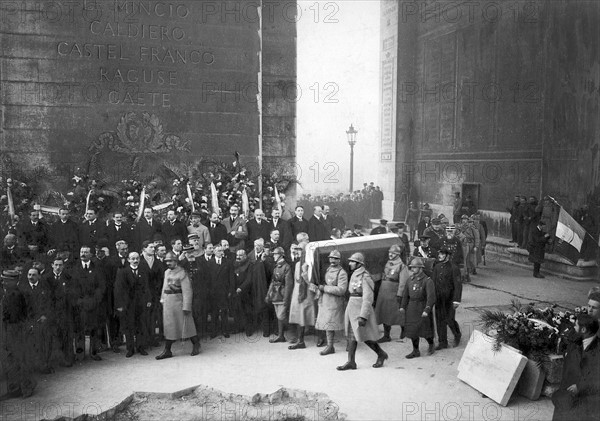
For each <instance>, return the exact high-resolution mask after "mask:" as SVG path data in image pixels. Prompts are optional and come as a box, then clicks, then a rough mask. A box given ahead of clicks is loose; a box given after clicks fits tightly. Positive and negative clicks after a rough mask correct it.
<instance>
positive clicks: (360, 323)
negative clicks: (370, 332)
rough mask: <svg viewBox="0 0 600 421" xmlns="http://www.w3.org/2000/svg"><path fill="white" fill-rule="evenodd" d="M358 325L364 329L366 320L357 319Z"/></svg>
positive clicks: (362, 318)
mask: <svg viewBox="0 0 600 421" xmlns="http://www.w3.org/2000/svg"><path fill="white" fill-rule="evenodd" d="M358 325H359V326H360V327H365V326H366V325H367V319H365V318H364V317H359V318H358Z"/></svg>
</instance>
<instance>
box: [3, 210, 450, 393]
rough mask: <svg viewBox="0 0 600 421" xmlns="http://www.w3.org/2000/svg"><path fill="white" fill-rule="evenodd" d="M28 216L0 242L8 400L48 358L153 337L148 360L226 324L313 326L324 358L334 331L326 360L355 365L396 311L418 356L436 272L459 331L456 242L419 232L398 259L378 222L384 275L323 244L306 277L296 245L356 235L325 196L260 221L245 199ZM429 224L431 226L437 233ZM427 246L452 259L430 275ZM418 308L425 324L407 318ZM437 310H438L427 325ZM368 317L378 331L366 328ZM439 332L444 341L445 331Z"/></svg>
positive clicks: (140, 344) (139, 347)
mask: <svg viewBox="0 0 600 421" xmlns="http://www.w3.org/2000/svg"><path fill="white" fill-rule="evenodd" d="M28 216H29V218H26V219H25V220H23V219H22V220H21V221H22V222H20V223H19V224H17V225H11V226H10V227H9V228H8V233H7V234H6V235H5V237H4V244H3V247H2V250H1V252H0V267H1V269H2V281H3V282H2V285H3V297H2V321H3V323H2V326H3V332H2V333H3V340H2V344H3V345H2V355H1V357H2V367H3V369H5V371H7V375H8V378H9V384H10V385H11V386H10V390H9V394H10V396H16V395H23V396H28V395H30V394H31V393H32V392H33V388H34V387H35V380H34V379H35V377H36V373H38V374H49V373H52V372H53V371H54V369H55V367H56V365H58V364H59V365H62V366H66V367H70V366H72V365H73V364H74V362H75V361H76V360H77V359H82V358H85V357H89V358H90V359H91V360H94V361H100V360H102V357H101V355H100V354H101V352H102V351H110V350H112V351H113V352H116V353H121V352H124V353H125V357H126V358H129V357H131V356H133V355H134V354H135V353H138V354H140V355H142V356H145V355H148V352H147V350H148V348H150V347H156V346H159V344H160V342H164V349H163V351H162V352H161V353H160V354H159V355H158V356H156V358H157V359H159V360H160V359H165V358H170V357H172V356H173V353H172V351H171V345H172V343H173V342H174V341H176V340H179V339H187V338H189V339H190V340H191V342H192V351H191V355H197V354H198V353H199V352H200V339H201V338H203V337H210V338H215V337H217V336H219V335H222V336H223V337H229V335H230V334H231V333H238V332H240V333H241V332H245V334H247V335H253V334H255V333H258V332H260V331H262V334H263V336H265V337H269V336H272V338H271V342H273V343H278V342H286V341H288V339H289V340H290V341H291V342H292V343H291V344H290V345H289V348H290V349H291V350H294V349H302V348H305V347H306V343H305V340H304V337H305V334H306V332H307V329H309V328H310V329H312V328H315V329H316V335H317V336H318V346H323V347H324V349H323V351H322V352H321V355H329V354H332V353H334V352H335V349H334V347H333V342H334V335H335V332H336V331H340V330H345V331H346V337H347V339H348V355H349V356H348V363H347V364H345V365H342V366H340V367H338V368H339V369H340V370H347V369H354V368H356V363H355V361H354V355H355V351H356V346H357V343H358V342H365V343H366V344H367V346H369V347H370V348H371V349H373V350H374V351H375V353H376V354H377V361H376V363H375V365H374V366H375V367H381V366H382V365H383V364H384V361H385V360H386V359H387V354H386V353H385V352H384V351H383V350H382V349H381V347H380V345H379V344H380V343H384V342H388V341H390V340H391V339H390V336H389V334H390V330H391V326H393V325H398V324H400V323H397V322H398V319H399V317H398V315H399V314H400V313H401V312H404V313H405V315H404V314H403V316H402V318H401V319H402V323H401V324H402V325H403V326H405V329H404V330H403V332H404V334H403V335H406V336H407V337H409V338H411V339H412V340H413V342H414V345H415V350H414V351H413V353H411V354H410V358H414V357H417V356H419V355H420V354H419V353H418V338H419V337H424V338H426V339H427V340H428V342H429V343H430V350H429V352H430V353H432V352H433V348H432V346H433V345H432V344H433V332H434V329H433V325H432V323H433V317H432V315H433V311H434V306H435V305H436V302H437V301H438V299H441V298H440V297H439V296H437V295H436V294H435V285H437V284H438V283H439V282H445V283H451V284H452V285H451V286H449V287H447V288H438V290H439V291H445V292H444V294H445V295H444V297H445V298H443V301H444V304H443V305H442V304H438V307H436V308H440V309H442V308H443V309H444V310H443V311H444V312H445V313H444V314H446V313H447V314H448V315H449V317H448V325H449V326H450V327H451V329H454V330H453V331H454V332H455V340H456V341H457V343H458V341H459V340H460V332H459V331H458V332H457V331H456V329H457V328H458V327H457V325H456V322H454V321H453V316H451V314H452V310H453V309H454V306H455V304H453V303H457V302H458V301H459V298H456V297H457V295H456V293H455V291H458V290H459V288H458V287H459V286H460V283H461V278H460V272H458V271H457V270H455V269H456V268H457V266H456V265H455V263H454V262H455V261H456V258H455V257H452V255H453V251H456V250H457V248H456V247H457V244H459V243H458V240H455V241H449V239H450V237H451V238H454V237H453V236H447V237H446V236H443V238H442V237H440V238H439V240H440V241H439V242H437V241H435V240H434V241H433V242H431V245H426V244H425V242H424V243H423V244H422V245H420V246H419V248H418V253H417V251H415V253H416V256H420V257H419V258H415V259H411V258H410V245H409V244H408V240H407V238H406V235H405V234H404V232H405V229H404V227H403V225H404V224H399V225H398V226H393V227H390V228H388V227H387V221H385V220H382V221H381V222H382V224H381V225H380V226H379V227H377V228H375V229H374V230H373V232H372V233H373V235H377V234H378V233H379V234H380V233H386V232H396V233H397V235H398V243H397V245H395V246H393V247H392V248H390V250H389V253H388V258H389V261H388V263H387V265H386V268H385V270H384V274H383V276H379V277H375V276H372V275H371V274H370V273H369V272H368V270H367V268H366V266H365V256H364V255H363V254H362V253H355V254H354V255H353V256H351V258H350V259H349V261H348V262H344V266H342V262H341V255H340V254H339V252H337V251H334V252H332V253H331V254H330V255H329V259H328V260H329V263H330V266H329V267H328V268H327V273H326V275H325V276H324V277H323V279H320V280H317V282H314V283H311V282H308V278H309V276H308V274H307V271H308V268H307V266H306V264H305V262H304V260H305V254H306V251H305V247H306V245H307V244H308V243H309V241H320V240H329V239H333V240H336V239H340V238H348V237H359V236H364V235H365V230H364V229H363V227H362V226H360V225H358V224H355V225H354V226H353V227H352V228H348V227H346V224H345V221H344V219H343V217H341V216H340V215H336V214H335V213H334V214H333V215H329V209H328V207H327V206H326V205H325V206H315V207H314V208H313V215H311V217H310V218H305V217H304V208H303V207H302V206H297V207H296V209H295V211H294V215H293V216H292V217H291V218H289V219H283V218H282V217H281V211H280V210H278V209H274V210H273V211H272V212H271V215H270V217H269V218H267V217H266V216H265V215H264V213H263V212H262V210H261V209H257V210H256V211H255V212H254V213H253V214H252V215H251V217H250V218H249V219H248V218H246V217H244V216H242V215H240V209H239V208H238V207H237V206H232V207H231V208H230V209H229V212H228V214H227V215H226V216H224V217H223V218H221V216H220V215H219V214H217V213H212V214H211V215H210V218H209V219H208V220H203V218H202V214H200V213H193V214H192V215H191V217H190V220H189V221H183V220H180V217H179V216H178V215H177V214H176V212H175V211H174V210H169V211H168V212H167V213H166V218H165V220H164V221H161V220H159V219H157V218H156V216H155V214H154V212H153V210H152V208H149V207H148V208H146V209H144V211H143V216H142V217H141V218H140V220H139V221H133V222H129V221H125V220H124V217H123V214H122V213H120V212H119V211H117V212H114V213H113V215H112V216H111V218H110V220H106V221H101V220H100V219H99V218H98V215H97V213H96V211H95V210H94V209H88V211H87V212H86V214H85V217H84V218H83V220H82V221H81V222H76V221H74V220H73V219H72V218H71V216H70V214H69V211H68V210H67V209H60V210H59V214H58V219H57V220H56V221H54V222H53V223H46V222H45V219H46V218H40V213H39V211H38V210H36V209H33V210H32V211H31V212H30V213H29V215H28ZM435 222H436V221H434V224H433V225H432V229H431V232H432V233H433V234H432V236H436V235H437V234H438V232H440V233H441V231H439V227H438V224H436V223H435ZM423 239H425V238H423ZM442 245H445V246H442ZM452 247H454V249H452ZM458 249H460V247H458ZM438 254H439V258H438ZM425 256H427V257H426V258H421V257H425ZM431 256H433V257H434V259H438V260H439V261H440V262H445V263H446V264H447V265H449V266H448V267H451V268H453V269H451V270H443V271H441V269H440V270H438V269H436V268H438V266H440V267H441V263H440V265H436V266H435V268H434V270H433V271H432V272H430V271H429V267H430V266H431V265H430V262H429V259H430V257H431ZM426 263H427V264H426ZM346 264H348V266H346ZM460 264H461V265H462V261H461V262H460ZM348 268H349V271H348ZM438 272H439V273H438ZM425 273H428V275H429V276H431V277H432V278H431V279H433V281H432V280H431V279H430V277H429V276H428V275H426V274H425ZM400 274H402V283H400ZM407 274H408V275H409V276H406V275H407ZM380 278H381V279H380ZM405 278H406V279H405ZM374 279H375V281H374ZM380 280H382V282H380ZM380 284H385V285H386V287H385V288H379V285H380ZM407 285H408V286H407ZM390 286H391V287H390ZM380 290H381V292H379V291H380ZM418 291H420V292H418ZM419 294H420V295H419ZM448 294H449V295H448ZM459 295H460V294H458V296H459ZM417 296H418V297H417ZM377 297H379V301H377ZM448 297H451V299H452V300H454V301H448V299H449V298H448ZM457 300H458V301H457ZM376 303H377V304H376ZM399 308H401V309H402V311H401V312H399V311H398V309H399ZM436 311H437V310H436ZM423 314H426V315H427V317H428V320H429V323H428V324H422V323H420V317H421V316H422V315H423ZM443 320H446V318H445V317H442V316H441V315H440V317H438V322H441V321H443ZM381 323H383V324H384V326H385V334H384V335H383V337H381V338H379V337H377V336H378V325H379V324H381ZM427 326H429V328H427ZM455 327H456V329H455ZM444 330H445V328H444ZM286 334H287V336H288V338H286ZM440 335H442V334H440ZM440 337H441V338H442V339H440V344H439V345H440V347H441V348H443V347H445V346H447V341H446V339H444V338H445V336H440ZM121 347H124V349H121ZM441 348H440V349H441ZM7 368H10V369H9V370H6V369H7Z"/></svg>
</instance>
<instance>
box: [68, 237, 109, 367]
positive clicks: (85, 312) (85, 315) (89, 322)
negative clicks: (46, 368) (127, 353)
mask: <svg viewBox="0 0 600 421" xmlns="http://www.w3.org/2000/svg"><path fill="white" fill-rule="evenodd" d="M71 276H72V278H73V280H74V281H75V289H76V293H77V308H78V310H79V311H78V313H79V314H78V315H77V317H78V323H77V324H78V326H77V329H76V336H77V343H78V344H79V345H78V349H77V352H79V353H82V352H83V351H84V349H83V343H84V337H85V335H86V334H88V333H89V335H90V358H91V359H92V360H94V361H100V360H102V358H101V357H100V355H98V348H99V345H100V335H101V332H102V329H104V328H105V327H104V325H103V324H104V323H105V321H106V308H105V307H104V305H103V304H104V295H105V290H106V283H105V282H106V281H105V279H104V271H103V270H102V268H100V267H99V265H98V264H97V263H96V262H95V261H93V260H92V252H91V249H90V247H89V246H87V245H83V246H81V248H80V250H79V261H78V262H77V263H75V264H74V265H73V268H72V269H71Z"/></svg>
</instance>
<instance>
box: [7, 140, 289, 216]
mask: <svg viewBox="0 0 600 421" xmlns="http://www.w3.org/2000/svg"><path fill="white" fill-rule="evenodd" d="M234 156H235V160H234V161H233V162H232V163H225V162H218V161H211V160H207V159H204V160H200V161H196V162H194V163H180V164H170V163H167V162H164V163H163V164H162V166H161V168H159V169H158V170H157V171H156V172H155V173H154V174H153V175H152V176H151V177H148V178H147V179H145V180H135V179H127V180H120V181H119V182H116V183H115V182H111V181H108V180H103V179H95V178H93V177H91V176H90V175H89V173H90V172H91V171H90V169H89V168H87V169H86V168H77V169H76V170H75V174H74V176H73V177H72V178H71V180H70V181H71V183H70V189H69V191H68V192H66V193H65V194H62V193H61V192H56V191H52V190H51V189H49V188H47V186H46V187H44V186H42V185H38V184H40V183H38V182H37V181H36V180H42V179H44V175H43V174H40V173H39V171H42V170H39V171H38V172H37V173H36V174H30V175H25V174H19V175H20V179H22V180H25V181H23V182H22V181H16V180H15V179H12V178H11V179H10V181H9V182H7V181H6V180H7V179H8V178H7V177H6V175H4V174H2V175H0V184H1V185H2V189H3V190H2V191H0V194H2V196H1V197H0V205H4V210H5V213H8V200H7V194H6V193H7V188H8V187H11V193H12V197H13V202H14V203H15V206H14V207H15V213H16V214H24V213H26V212H27V211H29V210H30V209H31V208H32V206H33V205H34V204H40V205H44V207H43V210H48V211H49V212H51V213H52V211H51V210H53V212H54V213H56V212H57V211H58V208H60V207H66V208H68V209H69V210H70V211H71V214H72V215H74V216H76V217H82V216H83V215H84V214H85V211H86V209H87V208H93V209H95V210H96V211H97V212H98V214H99V215H100V216H101V217H106V216H108V215H110V214H112V213H114V212H115V211H117V210H120V211H121V212H123V213H124V215H125V216H126V217H127V218H128V219H129V220H130V221H134V220H136V218H137V217H138V215H139V210H140V203H141V201H142V200H143V202H144V203H143V205H144V207H148V206H150V207H153V208H155V209H156V210H157V212H159V213H166V212H167V210H169V209H173V210H176V211H177V212H178V213H179V214H180V216H181V217H183V218H185V217H188V216H189V215H190V214H191V213H192V211H199V212H201V213H203V215H204V217H206V218H208V217H209V216H210V213H211V212H212V211H213V209H214V205H215V204H218V207H219V211H220V213H221V215H225V214H227V213H228V211H229V208H230V207H231V206H232V205H234V204H235V205H238V206H239V207H240V210H241V211H242V212H241V213H242V214H243V211H244V210H246V211H247V212H248V213H250V212H253V211H254V210H255V209H256V208H258V207H259V204H260V202H261V201H260V199H259V189H258V185H257V184H258V174H253V173H252V171H251V170H250V169H249V168H248V167H247V166H245V165H243V164H242V163H241V162H240V155H239V154H238V153H237V152H236V153H235V154H234ZM3 168H4V167H3ZM8 172H12V173H16V171H14V170H13V171H8ZM42 172H43V171H42ZM3 175H4V177H3ZM261 177H262V184H263V186H262V187H263V195H262V209H263V210H264V212H265V213H266V214H267V215H269V214H270V212H271V210H272V208H273V207H275V206H277V198H276V195H275V191H276V190H277V193H278V194H279V198H280V201H281V202H283V200H284V199H285V194H286V193H288V192H289V190H290V189H291V188H292V187H293V186H295V185H296V184H299V182H298V180H297V178H296V176H295V175H294V174H293V173H292V172H291V171H286V170H279V171H275V172H270V173H267V171H263V172H262V174H261ZM213 186H214V190H215V191H216V203H215V201H214V200H213ZM246 198H247V200H246Z"/></svg>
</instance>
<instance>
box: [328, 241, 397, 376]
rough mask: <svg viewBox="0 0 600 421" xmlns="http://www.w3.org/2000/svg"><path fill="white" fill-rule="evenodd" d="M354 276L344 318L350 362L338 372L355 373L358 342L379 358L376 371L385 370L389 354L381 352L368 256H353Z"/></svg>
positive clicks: (351, 260) (350, 263)
mask: <svg viewBox="0 0 600 421" xmlns="http://www.w3.org/2000/svg"><path fill="white" fill-rule="evenodd" d="M348 264H349V266H350V270H351V271H352V276H351V277H350V283H349V286H348V291H349V292H350V300H349V301H348V306H347V307H346V313H345V314H344V327H345V330H346V337H347V338H348V361H347V362H346V364H344V365H341V366H339V367H337V369H338V370H339V371H346V370H356V368H357V367H356V359H355V357H356V348H357V346H358V342H359V341H360V342H364V343H365V344H367V346H368V347H369V348H371V349H372V350H373V351H374V352H375V353H376V354H377V361H376V362H375V364H373V367H374V368H379V367H383V363H384V361H385V360H387V359H388V354H387V353H386V352H385V351H383V349H381V347H380V346H379V344H378V343H377V336H379V329H378V327H377V320H376V318H375V312H374V310H373V298H374V294H375V285H374V283H373V279H371V275H370V274H369V272H367V270H366V269H365V256H364V255H363V254H362V253H354V254H353V255H352V256H350V258H349V259H348Z"/></svg>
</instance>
